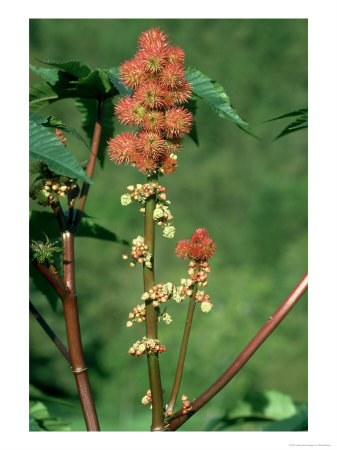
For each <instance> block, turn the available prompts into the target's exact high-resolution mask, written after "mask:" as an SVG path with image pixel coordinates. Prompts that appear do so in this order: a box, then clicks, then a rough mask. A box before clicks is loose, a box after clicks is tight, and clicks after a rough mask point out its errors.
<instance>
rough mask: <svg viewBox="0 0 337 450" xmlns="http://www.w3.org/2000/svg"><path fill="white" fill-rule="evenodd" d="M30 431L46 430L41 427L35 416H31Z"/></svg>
mask: <svg viewBox="0 0 337 450" xmlns="http://www.w3.org/2000/svg"><path fill="white" fill-rule="evenodd" d="M29 431H44V430H43V429H42V428H40V427H39V424H38V422H37V420H36V419H34V417H31V416H30V417H29Z"/></svg>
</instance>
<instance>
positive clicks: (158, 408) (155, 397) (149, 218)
mask: <svg viewBox="0 0 337 450" xmlns="http://www.w3.org/2000/svg"><path fill="white" fill-rule="evenodd" d="M157 181H158V176H157V175H153V176H152V177H148V180H147V182H148V183H157ZM155 207H156V200H155V197H154V196H153V197H151V198H149V199H148V200H147V201H146V204H145V232H144V234H145V236H144V243H145V245H148V251H149V252H150V253H151V254H152V267H151V268H149V267H147V266H146V265H145V264H143V276H144V291H148V290H149V289H151V288H152V287H153V286H154V242H155V222H154V220H153V212H154V210H155ZM145 303H146V306H145V311H146V337H147V338H149V339H157V336H158V333H157V325H158V313H157V311H156V309H155V308H154V307H153V305H152V302H145ZM147 365H148V371H149V381H150V389H151V395H152V426H151V431H162V430H164V414H163V412H164V408H163V392H162V387H161V379H160V369H159V359H158V355H157V354H155V353H149V354H148V355H147Z"/></svg>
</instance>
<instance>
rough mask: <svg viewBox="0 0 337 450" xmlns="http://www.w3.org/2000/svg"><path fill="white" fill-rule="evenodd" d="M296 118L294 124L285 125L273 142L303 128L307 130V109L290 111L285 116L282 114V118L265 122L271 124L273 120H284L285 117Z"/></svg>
mask: <svg viewBox="0 0 337 450" xmlns="http://www.w3.org/2000/svg"><path fill="white" fill-rule="evenodd" d="M296 116H299V117H297V119H296V120H295V121H294V122H291V123H290V124H289V125H287V126H286V127H285V128H284V129H283V130H282V131H281V133H280V134H279V135H277V136H276V138H275V139H274V141H276V139H279V138H280V137H282V136H285V135H286V134H289V133H292V132H293V131H297V130H301V129H303V128H308V108H302V109H298V110H297V111H292V112H289V113H286V114H282V116H278V117H274V118H273V119H269V120H267V122H272V121H274V120H279V119H284V118H286V117H296Z"/></svg>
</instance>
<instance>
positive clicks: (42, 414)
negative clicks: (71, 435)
mask: <svg viewBox="0 0 337 450" xmlns="http://www.w3.org/2000/svg"><path fill="white" fill-rule="evenodd" d="M29 430H30V431H71V428H70V425H69V423H67V422H64V421H63V420H62V419H60V418H58V417H51V416H50V414H49V411H48V409H47V407H46V406H45V405H44V404H43V403H42V402H39V401H34V400H31V401H30V402H29Z"/></svg>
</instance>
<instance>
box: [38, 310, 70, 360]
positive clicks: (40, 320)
mask: <svg viewBox="0 0 337 450" xmlns="http://www.w3.org/2000/svg"><path fill="white" fill-rule="evenodd" d="M29 310H30V312H31V313H32V314H33V316H34V317H35V319H36V320H37V322H38V323H39V324H40V325H41V327H42V328H43V330H44V331H45V332H46V334H47V335H48V336H49V337H50V339H51V340H52V341H53V342H54V344H55V345H56V347H57V348H58V349H59V350H60V352H61V353H62V355H63V356H64V357H65V359H66V360H67V361H68V362H69V364H71V361H70V354H69V350H68V349H67V347H66V346H65V345H64V344H63V342H62V341H61V340H60V339H59V338H58V337H57V336H56V334H55V333H54V331H53V330H52V329H51V328H50V326H49V325H48V323H47V322H46V321H45V320H44V318H43V317H42V316H41V314H40V313H39V311H38V310H37V309H36V308H35V306H34V305H33V303H32V302H31V301H29Z"/></svg>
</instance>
